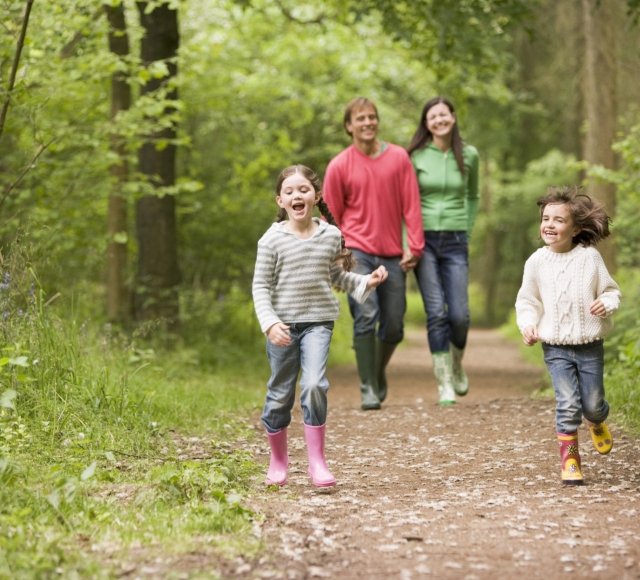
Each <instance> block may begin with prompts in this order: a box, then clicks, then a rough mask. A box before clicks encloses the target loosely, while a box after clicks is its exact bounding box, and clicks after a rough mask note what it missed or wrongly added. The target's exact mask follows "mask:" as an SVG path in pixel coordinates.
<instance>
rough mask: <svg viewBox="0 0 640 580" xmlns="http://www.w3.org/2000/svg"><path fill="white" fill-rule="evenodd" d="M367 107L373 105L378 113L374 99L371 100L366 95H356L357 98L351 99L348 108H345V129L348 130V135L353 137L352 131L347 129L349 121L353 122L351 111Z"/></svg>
mask: <svg viewBox="0 0 640 580" xmlns="http://www.w3.org/2000/svg"><path fill="white" fill-rule="evenodd" d="M365 107H373V110H374V111H375V112H376V115H377V114H378V108H377V107H376V105H375V103H374V102H373V101H370V100H369V99H367V98H366V97H356V98H355V99H351V101H349V104H348V105H347V108H346V109H345V110H344V122H343V125H344V130H345V131H346V132H347V135H349V137H351V133H349V130H348V129H347V123H351V113H353V112H354V111H359V110H360V109H364V108H365Z"/></svg>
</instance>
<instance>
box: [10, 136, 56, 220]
mask: <svg viewBox="0 0 640 580" xmlns="http://www.w3.org/2000/svg"><path fill="white" fill-rule="evenodd" d="M55 140H56V138H55V137H54V138H53V139H50V140H49V141H48V142H47V143H44V144H42V143H41V144H40V147H38V150H37V151H36V154H35V155H34V156H33V159H32V160H31V162H30V163H29V164H28V165H27V166H26V167H25V168H24V171H23V172H22V173H21V174H20V175H19V176H18V179H16V180H15V181H14V182H13V183H10V184H9V185H7V188H6V189H5V190H4V194H3V195H2V199H0V207H2V204H3V203H4V200H5V199H7V197H8V196H9V194H10V193H11V192H12V191H13V190H14V189H15V187H16V186H17V185H18V184H19V183H20V182H21V181H22V178H23V177H24V176H25V175H26V174H27V172H28V171H29V169H31V168H32V167H33V164H34V163H35V162H36V161H37V159H38V157H40V155H41V153H42V152H43V151H44V150H45V149H46V148H47V147H49V145H51V143H53V142H54V141H55Z"/></svg>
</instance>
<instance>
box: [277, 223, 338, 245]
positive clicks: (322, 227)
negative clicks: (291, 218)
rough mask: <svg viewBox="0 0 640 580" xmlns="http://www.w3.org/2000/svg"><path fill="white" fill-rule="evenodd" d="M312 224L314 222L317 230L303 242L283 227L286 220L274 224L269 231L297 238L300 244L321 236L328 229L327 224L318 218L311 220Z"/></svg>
mask: <svg viewBox="0 0 640 580" xmlns="http://www.w3.org/2000/svg"><path fill="white" fill-rule="evenodd" d="M312 219H313V221H314V222H316V223H317V224H318V229H317V230H316V231H315V232H313V234H312V235H311V236H309V237H308V238H307V239H305V240H303V239H302V238H300V237H298V236H297V235H296V234H295V233H294V232H292V231H291V230H290V229H288V228H287V227H285V224H286V223H287V222H286V220H285V221H282V222H277V223H275V224H272V225H271V229H272V230H274V231H276V232H278V233H280V234H284V235H286V236H293V237H295V238H298V239H299V240H300V241H301V242H306V241H308V240H310V239H312V238H315V237H316V236H321V235H322V234H323V233H324V232H325V231H326V230H327V228H328V227H329V224H328V223H327V222H325V221H324V220H321V219H320V218H317V217H314V218H312Z"/></svg>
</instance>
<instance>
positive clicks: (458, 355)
mask: <svg viewBox="0 0 640 580" xmlns="http://www.w3.org/2000/svg"><path fill="white" fill-rule="evenodd" d="M450 348H451V370H452V371H453V390H454V391H455V392H456V395H459V396H460V397H464V396H465V395H466V394H467V393H468V392H469V379H468V378H467V373H465V372H464V369H463V368H462V357H463V356H464V348H458V347H457V346H455V345H454V344H451V345H450Z"/></svg>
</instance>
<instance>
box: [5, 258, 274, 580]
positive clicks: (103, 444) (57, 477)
mask: <svg viewBox="0 0 640 580" xmlns="http://www.w3.org/2000/svg"><path fill="white" fill-rule="evenodd" d="M3 275H4V273H3ZM33 280H35V278H34V277H33V275H31V274H30V273H29V272H28V270H26V269H25V268H21V269H20V268H14V269H13V270H12V271H11V272H9V273H8V276H6V277H4V278H3V280H2V286H1V287H0V307H1V308H0V312H2V313H3V319H2V326H1V327H0V348H1V349H2V352H0V578H12V579H14V578H60V577H62V578H111V577H115V576H118V575H121V574H124V573H127V574H128V573H133V569H134V568H135V566H136V565H138V566H139V565H140V562H149V561H152V560H153V559H154V558H155V557H163V558H167V557H180V556H181V555H184V554H188V553H192V552H193V551H197V550H199V549H202V550H204V551H207V550H209V551H210V550H212V549H213V550H214V551H217V552H219V553H220V554H224V555H226V556H227V557H231V556H233V555H234V554H236V553H242V554H244V555H245V556H246V555H247V554H248V555H249V556H250V555H251V554H252V553H255V552H257V550H258V549H259V547H260V545H259V542H258V540H257V539H256V538H255V537H254V536H253V534H252V529H253V525H254V523H255V521H256V520H257V519H259V518H260V516H259V515H258V514H255V513H252V512H251V510H249V509H247V508H246V503H245V499H246V498H247V497H248V496H250V494H251V489H252V486H253V483H254V480H255V478H256V477H257V474H258V472H259V471H261V467H259V466H257V465H256V464H255V463H254V462H253V461H252V459H251V456H250V454H249V453H248V451H247V450H246V449H243V448H242V447H243V444H246V445H250V444H251V442H252V441H253V439H254V437H255V436H254V429H253V428H252V426H251V425H250V424H249V423H248V418H249V416H250V414H251V413H252V412H253V411H254V410H255V409H256V408H258V407H260V406H261V405H262V401H263V398H264V383H265V381H266V375H265V373H266V374H267V375H268V371H265V369H266V364H265V363H266V357H265V361H262V360H260V361H258V360H256V361H253V360H251V361H245V364H244V365H243V367H242V372H237V371H235V370H233V371H232V370H217V371H215V372H212V371H210V370H207V369H206V368H204V367H202V366H200V365H199V364H197V361H196V360H195V358H196V355H195V353H194V352H193V351H191V350H188V349H186V348H181V349H178V350H175V351H171V352H164V351H162V350H157V351H154V350H153V349H151V348H149V345H148V344H144V345H142V343H140V342H139V341H138V340H137V339H136V338H135V337H134V338H130V337H127V336H125V335H119V334H118V335H116V334H115V333H114V332H113V330H112V329H110V328H109V327H101V328H95V327H93V326H92V325H91V324H89V323H87V324H78V323H76V322H74V321H73V320H72V319H67V318H65V317H62V316H61V315H62V314H63V313H62V311H59V312H57V311H56V308H58V307H57V306H56V304H55V302H54V303H53V304H50V305H47V299H46V298H47V297H45V296H44V295H43V294H42V293H41V291H40V290H39V289H38V287H37V282H35V283H34V282H32V281H33ZM247 362H249V364H246V363H247ZM230 442H233V445H232V444H231V443H230ZM128 561H131V562H137V563H138V564H135V563H133V564H131V565H132V566H133V567H134V568H132V569H131V570H130V571H129V572H127V570H126V569H125V568H126V566H127V565H128V564H127V562H128ZM123 566H124V568H123ZM196 572H197V570H195V571H194V573H196ZM201 577H211V578H215V577H217V574H216V572H215V570H213V571H212V570H211V569H209V570H208V571H207V573H206V574H205V575H204V576H201Z"/></svg>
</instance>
